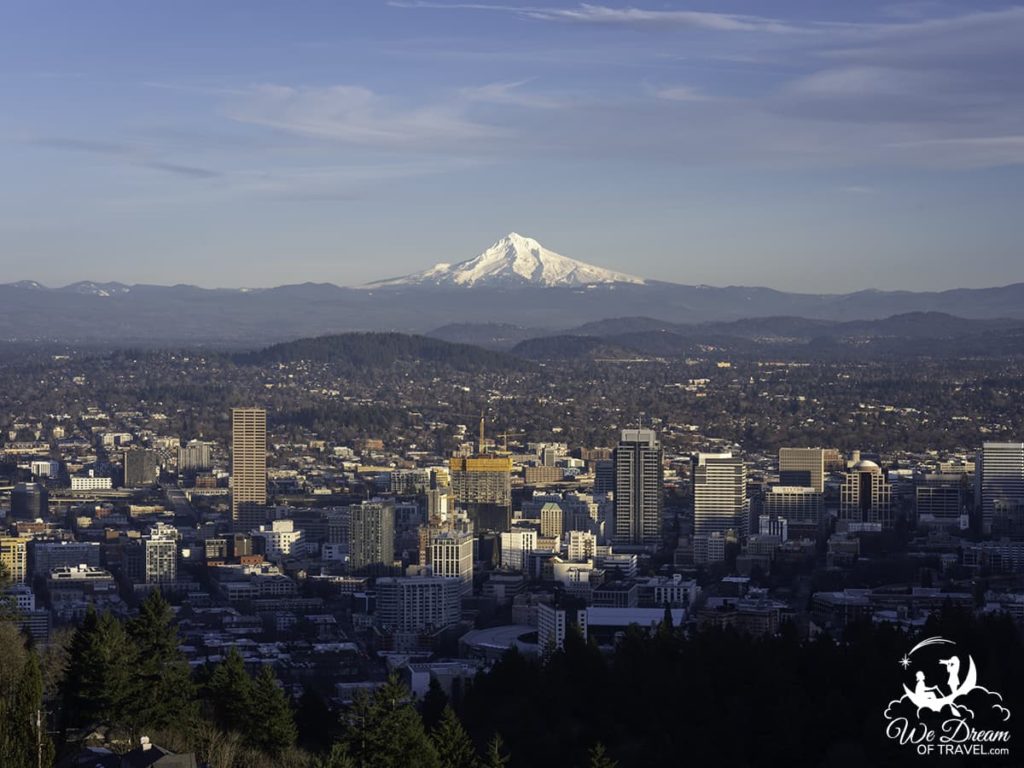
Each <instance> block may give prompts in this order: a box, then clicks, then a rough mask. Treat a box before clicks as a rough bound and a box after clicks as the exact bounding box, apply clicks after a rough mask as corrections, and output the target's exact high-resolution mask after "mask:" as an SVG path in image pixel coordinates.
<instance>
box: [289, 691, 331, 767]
mask: <svg viewBox="0 0 1024 768" xmlns="http://www.w3.org/2000/svg"><path fill="white" fill-rule="evenodd" d="M336 723H337V719H336V718H335V716H334V714H333V713H332V712H331V710H330V707H328V706H327V704H325V703H324V700H323V698H322V697H321V696H320V695H319V694H317V692H316V691H313V690H311V689H309V688H306V689H305V690H303V692H302V696H300V697H299V706H298V709H297V711H296V712H295V725H296V726H297V727H298V739H299V745H300V746H302V747H304V748H305V749H308V750H309V751H311V752H323V751H325V750H326V749H327V748H328V747H330V746H331V741H332V739H333V731H334V730H335V724H336Z"/></svg>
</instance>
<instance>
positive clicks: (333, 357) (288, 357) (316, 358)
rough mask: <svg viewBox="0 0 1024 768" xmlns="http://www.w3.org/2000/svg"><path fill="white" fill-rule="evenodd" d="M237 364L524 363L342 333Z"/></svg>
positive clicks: (424, 342)
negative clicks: (307, 362)
mask: <svg viewBox="0 0 1024 768" xmlns="http://www.w3.org/2000/svg"><path fill="white" fill-rule="evenodd" d="M235 360H236V362H237V363H238V364H240V365H265V364H267V363H292V362H298V361H302V360H305V361H309V362H321V363H340V364H347V365H351V366H353V367H360V368H387V367H390V366H392V365H394V364H395V363H396V362H400V361H406V362H420V363H422V362H429V363H436V364H440V365H445V366H450V367H452V368H457V369H459V370H480V369H487V370H492V371H501V370H513V369H517V368H522V367H524V366H525V365H527V363H524V362H523V361H521V360H518V359H516V358H514V357H511V356H508V355H504V354H501V353H500V352H491V351H489V350H486V349H481V348H480V347H474V346H471V345H469V344H453V343H451V342H448V341H441V340H440V339H431V338H428V337H426V336H415V335H409V334H404V333H342V334H337V335H333V336H317V337H315V338H309V339H298V340H296V341H287V342H283V343H281V344H274V345H273V346H270V347H266V348H265V349H261V350H257V351H255V352H247V353H244V354H240V355H237V356H236V358H235Z"/></svg>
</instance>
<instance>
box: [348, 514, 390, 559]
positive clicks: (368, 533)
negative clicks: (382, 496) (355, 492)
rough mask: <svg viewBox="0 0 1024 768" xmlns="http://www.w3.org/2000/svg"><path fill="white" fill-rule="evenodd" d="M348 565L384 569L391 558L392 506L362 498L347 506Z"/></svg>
mask: <svg viewBox="0 0 1024 768" xmlns="http://www.w3.org/2000/svg"><path fill="white" fill-rule="evenodd" d="M348 549H349V567H350V568H351V569H352V570H353V571H360V570H364V569H365V570H370V571H377V572H378V573H383V572H386V569H388V568H390V567H391V566H392V564H393V563H394V561H395V505H394V504H393V503H391V502H383V501H364V502H363V503H362V504H358V505H355V506H352V507H350V508H349V545H348Z"/></svg>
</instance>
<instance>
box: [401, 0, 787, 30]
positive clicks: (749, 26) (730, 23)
mask: <svg viewBox="0 0 1024 768" xmlns="http://www.w3.org/2000/svg"><path fill="white" fill-rule="evenodd" d="M389 5H392V6H394V7H398V8H426V9H434V10H472V11H493V12H504V13H514V14H517V15H520V16H526V17H529V18H534V19H541V20H545V21H566V22H577V23H583V24H606V25H612V24H619V25H621V24H631V25H666V24H668V25H674V26H682V27H693V28H695V29H703V30H712V31H716V32H769V33H790V34H792V33H799V32H802V31H804V28H803V27H801V26H798V25H794V24H790V23H787V22H785V21H781V20H779V19H774V18H769V17H764V16H754V15H747V14H734V13H717V12H712V11H683V10H646V9H643V8H613V7H610V6H606V5H596V4H591V3H581V4H580V5H579V6H577V7H575V8H545V7H542V6H525V5H490V4H487V3H436V2H429V1H426V0H424V1H417V0H393V2H391V3H389Z"/></svg>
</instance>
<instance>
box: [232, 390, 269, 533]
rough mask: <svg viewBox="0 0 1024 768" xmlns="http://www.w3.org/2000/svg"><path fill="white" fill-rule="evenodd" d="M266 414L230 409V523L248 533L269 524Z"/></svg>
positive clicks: (251, 410)
mask: <svg viewBox="0 0 1024 768" xmlns="http://www.w3.org/2000/svg"><path fill="white" fill-rule="evenodd" d="M266 508H267V412H266V411H265V410H264V409H262V408H232V409H231V520H232V522H233V523H234V526H235V529H236V530H239V531H248V530H251V529H252V528H255V527H257V526H259V525H260V524H262V523H263V522H265V521H266V513H267V509H266Z"/></svg>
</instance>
